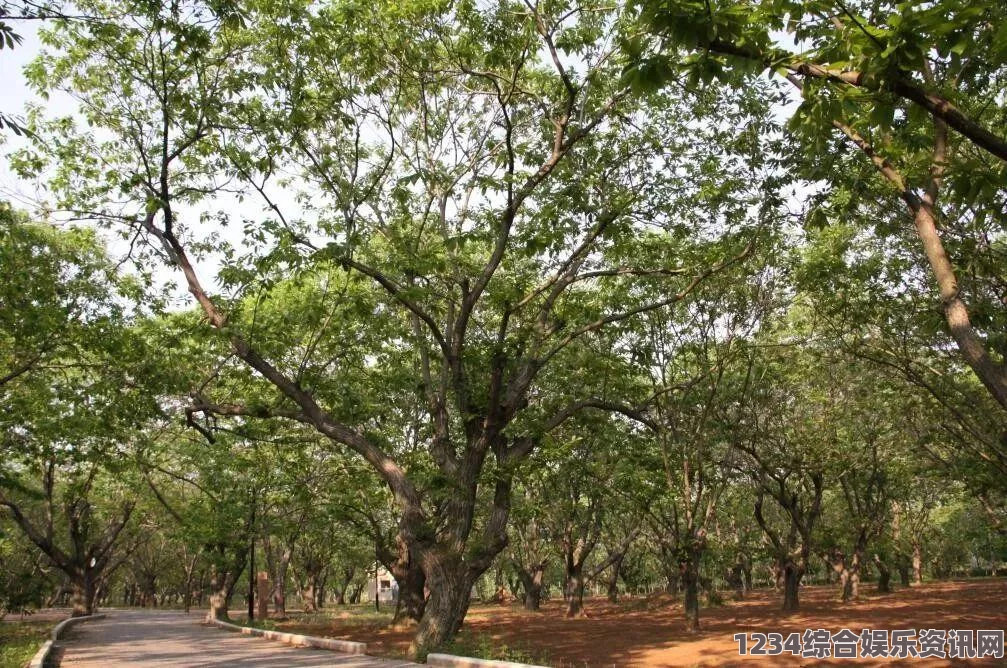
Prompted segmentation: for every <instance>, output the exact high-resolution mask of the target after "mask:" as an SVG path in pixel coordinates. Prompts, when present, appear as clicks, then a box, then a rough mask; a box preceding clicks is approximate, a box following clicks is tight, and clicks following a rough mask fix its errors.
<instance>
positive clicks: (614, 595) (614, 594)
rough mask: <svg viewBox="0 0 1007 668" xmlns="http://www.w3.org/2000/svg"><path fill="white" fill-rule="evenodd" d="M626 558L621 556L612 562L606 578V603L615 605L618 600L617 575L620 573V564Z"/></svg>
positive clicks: (623, 555)
mask: <svg viewBox="0 0 1007 668" xmlns="http://www.w3.org/2000/svg"><path fill="white" fill-rule="evenodd" d="M625 558H626V555H625V554H621V555H619V556H618V557H616V558H615V560H614V561H613V562H612V567H611V568H612V570H611V572H610V573H609V576H608V601H609V603H615V602H616V601H618V600H619V575H620V574H621V573H622V562H623V560H624V559H625Z"/></svg>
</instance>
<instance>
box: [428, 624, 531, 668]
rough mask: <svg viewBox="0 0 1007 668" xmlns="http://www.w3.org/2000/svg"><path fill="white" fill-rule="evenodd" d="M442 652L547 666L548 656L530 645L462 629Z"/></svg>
mask: <svg viewBox="0 0 1007 668" xmlns="http://www.w3.org/2000/svg"><path fill="white" fill-rule="evenodd" d="M439 651H440V652H443V653H444V654H454V655H455V656H468V657H472V658H475V659H490V660H492V661H513V662H515V663H530V664H535V665H539V666H548V665H550V663H549V656H548V654H546V653H545V652H541V651H539V652H536V651H535V650H533V649H531V648H530V647H525V646H521V645H506V644H504V643H502V642H500V641H498V640H494V639H493V638H491V637H490V636H489V635H488V634H485V633H472V632H469V631H462V632H461V633H459V634H458V635H457V636H455V639H454V640H452V641H451V642H450V643H449V644H448V645H446V646H445V647H444V648H443V649H441V650H439Z"/></svg>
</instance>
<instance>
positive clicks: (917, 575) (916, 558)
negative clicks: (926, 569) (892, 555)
mask: <svg viewBox="0 0 1007 668" xmlns="http://www.w3.org/2000/svg"><path fill="white" fill-rule="evenodd" d="M913 584H914V585H921V584H923V547H922V546H921V545H920V543H919V542H917V541H914V542H913Z"/></svg>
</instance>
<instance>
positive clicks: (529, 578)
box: [517, 561, 546, 611]
mask: <svg viewBox="0 0 1007 668" xmlns="http://www.w3.org/2000/svg"><path fill="white" fill-rule="evenodd" d="M545 567H546V562H545V561H541V562H539V563H537V564H533V565H532V567H531V568H530V569H526V568H524V567H523V566H520V565H518V566H517V574H518V577H519V578H520V579H521V589H522V590H523V591H524V608H525V610H532V611H537V610H539V609H541V607H542V580H543V578H544V577H545Z"/></svg>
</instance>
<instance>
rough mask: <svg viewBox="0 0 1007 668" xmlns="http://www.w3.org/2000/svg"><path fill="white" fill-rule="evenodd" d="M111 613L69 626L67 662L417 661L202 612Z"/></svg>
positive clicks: (358, 664)
mask: <svg viewBox="0 0 1007 668" xmlns="http://www.w3.org/2000/svg"><path fill="white" fill-rule="evenodd" d="M106 615H107V616H106V617H105V619H100V620H96V621H93V622H83V623H81V624H78V625H77V626H74V627H73V628H71V629H69V630H68V631H67V633H66V635H65V636H64V637H63V638H61V639H60V641H59V643H58V645H59V646H60V647H62V648H64V653H63V659H62V661H61V662H60V665H61V666H73V667H74V668H78V667H79V668H84V667H88V668H99V667H101V668H105V667H107V666H125V665H129V666H150V667H152V666H253V667H261V668H264V667H265V666H312V667H318V668H321V667H322V666H340V667H343V668H396V667H405V666H415V665H417V664H413V663H408V662H405V661H395V660H392V659H378V658H375V657H373V656H361V655H352V654H342V653H340V652H330V651H328V650H320V649H301V648H297V647H289V646H287V645H283V644H280V643H278V642H275V641H272V640H263V639H262V638H253V637H250V636H245V635H242V634H240V633H234V632H231V631H224V630H222V629H218V628H216V627H212V626H205V625H203V624H202V623H201V622H202V619H203V618H202V614H198V613H195V612H193V613H191V614H189V615H188V616H187V615H185V614H184V613H181V612H150V611H109V612H106Z"/></svg>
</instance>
